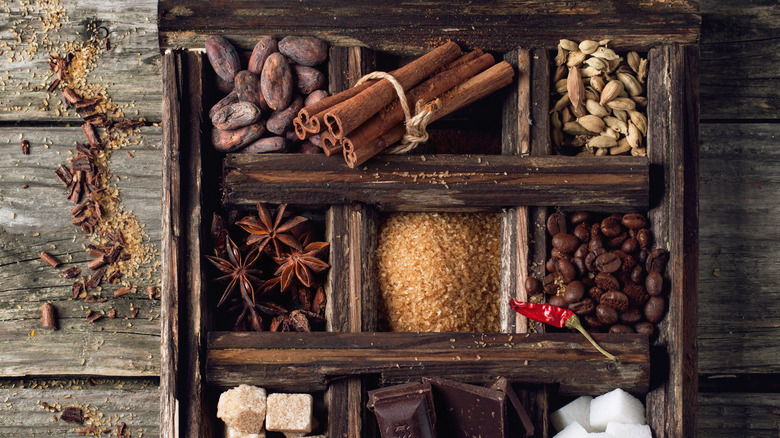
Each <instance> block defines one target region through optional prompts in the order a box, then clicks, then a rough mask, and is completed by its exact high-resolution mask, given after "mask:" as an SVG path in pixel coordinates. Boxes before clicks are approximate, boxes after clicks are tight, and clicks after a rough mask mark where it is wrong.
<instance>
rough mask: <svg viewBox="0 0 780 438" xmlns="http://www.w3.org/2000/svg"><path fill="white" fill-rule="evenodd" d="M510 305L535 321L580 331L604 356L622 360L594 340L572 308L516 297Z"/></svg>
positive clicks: (616, 360)
mask: <svg viewBox="0 0 780 438" xmlns="http://www.w3.org/2000/svg"><path fill="white" fill-rule="evenodd" d="M509 306H510V307H511V308H512V310H514V311H515V312H517V313H519V314H521V315H523V316H525V317H527V318H530V319H533V320H534V321H539V322H543V323H545V324H550V325H554V326H556V327H560V328H563V327H566V328H570V329H575V330H577V331H579V332H580V333H582V334H583V335H584V336H585V337H586V338H587V339H588V341H590V343H591V344H593V346H594V347H596V349H597V350H598V351H600V352H601V353H602V354H603V355H604V356H607V357H608V358H610V359H611V360H614V361H615V362H620V359H618V358H617V357H615V356H613V355H611V354H609V353H607V352H606V351H605V350H604V349H603V348H601V347H600V346H599V344H597V343H596V341H594V340H593V338H592V337H591V336H590V334H588V332H587V331H586V330H585V327H583V326H582V323H581V322H580V319H579V318H578V317H577V315H575V314H574V312H572V311H571V310H569V309H564V308H563V307H558V306H553V305H552V304H533V303H524V302H521V301H517V300H515V299H511V300H509Z"/></svg>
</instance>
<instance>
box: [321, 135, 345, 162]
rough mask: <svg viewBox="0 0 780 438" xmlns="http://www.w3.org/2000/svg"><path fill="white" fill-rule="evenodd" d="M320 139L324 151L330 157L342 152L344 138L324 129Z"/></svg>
mask: <svg viewBox="0 0 780 438" xmlns="http://www.w3.org/2000/svg"><path fill="white" fill-rule="evenodd" d="M320 141H321V142H322V151H323V152H325V155H327V156H329V157H330V156H332V155H336V154H338V153H340V152H341V151H342V150H343V148H344V142H343V140H339V139H337V138H336V136H335V135H333V134H331V133H330V132H328V131H323V132H322V134H320Z"/></svg>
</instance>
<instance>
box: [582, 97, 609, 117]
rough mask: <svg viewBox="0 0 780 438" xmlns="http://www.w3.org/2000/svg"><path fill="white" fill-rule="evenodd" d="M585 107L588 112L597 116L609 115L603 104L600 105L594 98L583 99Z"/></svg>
mask: <svg viewBox="0 0 780 438" xmlns="http://www.w3.org/2000/svg"><path fill="white" fill-rule="evenodd" d="M585 109H587V110H588V112H589V113H591V114H593V115H594V116H598V117H606V116H608V115H609V110H607V109H606V108H605V107H604V105H601V104H600V103H598V101H596V100H595V99H588V100H586V101H585Z"/></svg>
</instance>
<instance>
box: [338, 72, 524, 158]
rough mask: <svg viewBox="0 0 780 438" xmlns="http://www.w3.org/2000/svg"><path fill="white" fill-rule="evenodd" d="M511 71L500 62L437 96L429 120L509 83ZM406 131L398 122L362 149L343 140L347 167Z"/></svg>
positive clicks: (378, 150)
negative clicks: (436, 106) (355, 147)
mask: <svg viewBox="0 0 780 438" xmlns="http://www.w3.org/2000/svg"><path fill="white" fill-rule="evenodd" d="M514 74H515V73H514V70H513V69H512V66H511V65H509V63H508V62H506V61H502V62H499V63H498V64H496V65H494V66H493V67H490V68H489V69H487V70H485V71H484V72H482V73H480V74H478V75H476V76H474V77H473V78H471V79H469V80H467V81H466V82H464V83H462V84H460V85H458V86H457V87H455V88H453V89H452V90H450V91H448V92H446V93H444V94H443V95H442V96H441V97H439V98H438V99H437V100H438V102H437V103H438V109H436V110H435V111H434V113H433V115H432V118H431V121H434V120H438V119H440V118H442V117H444V116H446V115H448V114H450V113H452V112H454V111H457V110H459V109H461V108H463V107H465V106H467V105H469V104H471V103H473V102H475V101H477V100H479V99H482V98H483V97H485V96H487V95H489V94H491V93H493V92H494V91H496V90H498V89H500V88H503V87H505V86H507V85H509V84H511V83H512V78H513V77H514ZM405 133H406V129H405V127H404V126H403V125H402V124H399V125H396V127H394V128H392V129H391V130H390V131H388V132H387V133H385V134H383V135H380V136H379V137H377V138H375V139H374V140H373V141H371V142H370V143H369V144H367V145H366V146H365V147H363V148H361V149H357V150H356V149H354V148H353V147H351V145H349V144H348V143H345V144H344V159H345V160H346V162H347V166H349V167H350V168H355V167H356V166H359V165H361V164H363V163H365V162H366V161H367V160H369V159H370V158H371V157H374V156H375V155H377V154H379V153H380V152H382V151H383V150H384V149H385V148H387V147H388V146H390V145H392V144H394V143H395V142H397V141H399V140H401V139H402V138H403V136H404V134H405Z"/></svg>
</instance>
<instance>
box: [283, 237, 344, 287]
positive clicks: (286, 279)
mask: <svg viewBox="0 0 780 438" xmlns="http://www.w3.org/2000/svg"><path fill="white" fill-rule="evenodd" d="M308 240H309V239H308V238H307V239H306V240H304V244H305V247H304V248H303V249H302V250H297V249H293V250H292V251H290V252H289V253H285V254H284V255H283V256H282V257H274V262H276V263H277V264H278V265H279V267H278V268H277V269H276V272H274V275H277V276H279V278H280V282H281V288H282V292H284V291H286V290H287V289H289V288H290V286H292V285H293V283H294V280H295V278H296V277H297V279H298V281H299V282H300V283H301V284H302V285H304V286H306V287H311V286H312V284H313V283H314V274H315V273H319V272H322V271H324V270H326V269H328V267H329V265H328V264H327V263H325V262H324V261H322V260H320V257H322V256H324V255H325V253H326V251H327V249H328V247H329V246H330V244H329V243H327V242H311V243H308V242H307V241H308Z"/></svg>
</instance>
